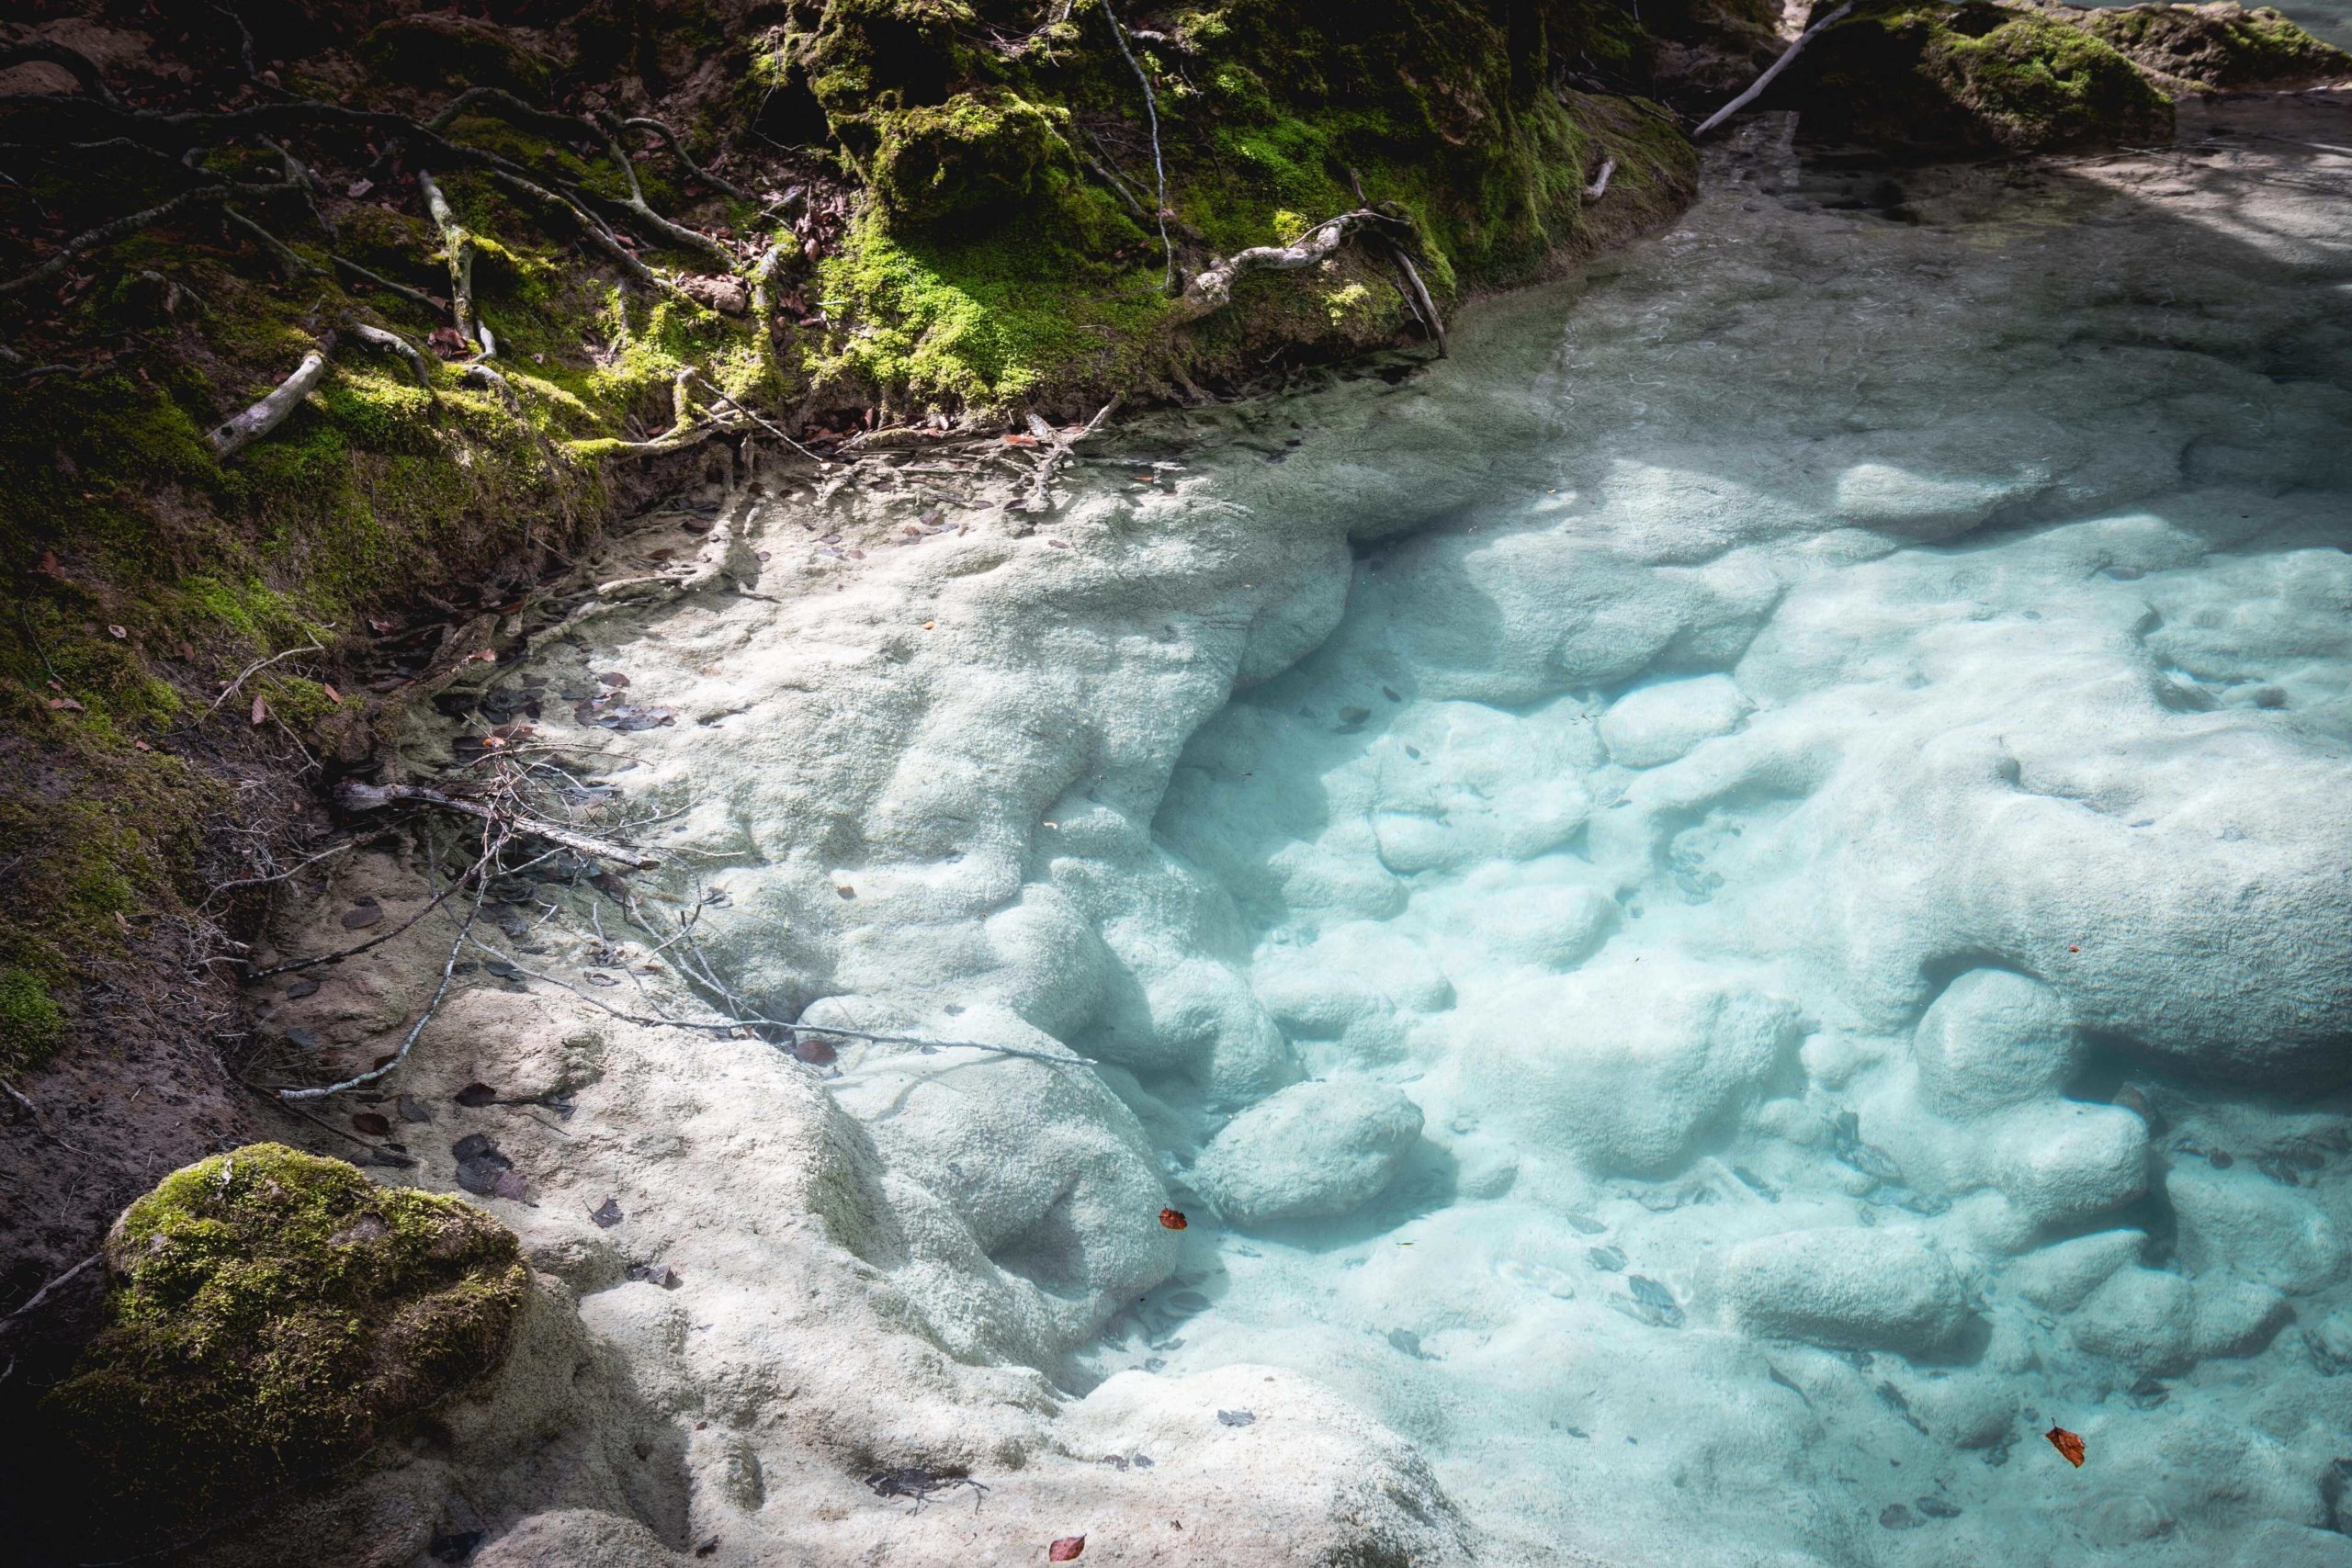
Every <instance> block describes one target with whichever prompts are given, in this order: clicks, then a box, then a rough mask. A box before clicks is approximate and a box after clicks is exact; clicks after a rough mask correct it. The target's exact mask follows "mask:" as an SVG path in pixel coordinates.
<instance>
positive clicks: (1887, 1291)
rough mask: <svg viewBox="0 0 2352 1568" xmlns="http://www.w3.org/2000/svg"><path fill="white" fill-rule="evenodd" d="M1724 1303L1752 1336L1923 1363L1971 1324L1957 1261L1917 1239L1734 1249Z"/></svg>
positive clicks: (1869, 1233)
mask: <svg viewBox="0 0 2352 1568" xmlns="http://www.w3.org/2000/svg"><path fill="white" fill-rule="evenodd" d="M1723 1291H1724V1302H1725V1303H1726V1304H1727V1305H1728V1306H1729V1307H1730V1309H1731V1313H1732V1315H1733V1317H1734V1318H1735V1319H1736V1320H1737V1322H1738V1323H1739V1324H1740V1325H1741V1326H1742V1327H1744V1328H1746V1329H1747V1331H1748V1332H1749V1333H1751V1334H1758V1335H1764V1336H1767V1337H1772V1338H1779V1339H1802V1340H1804V1341H1806V1342H1807V1343H1809V1344H1815V1345H1827V1346H1832V1347H1835V1348H1842V1349H1856V1350H1894V1351H1896V1352H1899V1353H1901V1354H1903V1355H1905V1356H1926V1355H1932V1354H1933V1353H1934V1352H1936V1351H1938V1350H1939V1349H1942V1348H1945V1347H1947V1346H1949V1345H1950V1344H1951V1342H1952V1341H1953V1340H1954V1339H1955V1338H1957V1337H1959V1335H1960V1332H1961V1330H1962V1328H1963V1327H1965V1326H1966V1325H1967V1323H1968V1321H1969V1312H1968V1303H1967V1297H1966V1294H1965V1292H1963V1291H1962V1286H1961V1280H1960V1276H1959V1275H1958V1274H1957V1273H1956V1272H1954V1271H1953V1269H1952V1266H1951V1261H1950V1260H1949V1259H1948V1258H1945V1257H1944V1255H1943V1254H1942V1253H1941V1252H1940V1251H1939V1250H1938V1249H1937V1248H1936V1247H1933V1246H1931V1245H1929V1244H1928V1242H1926V1241H1924V1240H1922V1239H1921V1238H1919V1237H1918V1236H1917V1235H1907V1234H1905V1233H1903V1232H1899V1231H1883V1230H1860V1229H1851V1228H1847V1227H1842V1226H1833V1227H1828V1228H1825V1229H1821V1230H1808V1231H1786V1232H1783V1233H1781V1235H1770V1236H1765V1237H1762V1238H1761V1239H1759V1240H1756V1241H1751V1242H1746V1243H1743V1244H1742V1245H1740V1246H1739V1247H1735V1248H1734V1249H1733V1250H1732V1252H1731V1254H1730V1256H1729V1257H1727V1258H1725V1259H1724V1275H1723Z"/></svg>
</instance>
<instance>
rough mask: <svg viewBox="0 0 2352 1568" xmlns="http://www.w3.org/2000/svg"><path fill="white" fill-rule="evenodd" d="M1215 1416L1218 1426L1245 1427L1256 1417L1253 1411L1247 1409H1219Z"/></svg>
mask: <svg viewBox="0 0 2352 1568" xmlns="http://www.w3.org/2000/svg"><path fill="white" fill-rule="evenodd" d="M1216 1418H1217V1424H1218V1425H1219V1426H1223V1427H1247V1426H1249V1425H1250V1423H1251V1422H1252V1421H1255V1420H1256V1419H1257V1418H1258V1417H1257V1416H1256V1414H1255V1413H1254V1412H1251V1411H1248V1410H1220V1411H1218V1412H1217V1413H1216Z"/></svg>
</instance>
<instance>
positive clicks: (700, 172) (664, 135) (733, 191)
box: [620, 115, 752, 201]
mask: <svg viewBox="0 0 2352 1568" xmlns="http://www.w3.org/2000/svg"><path fill="white" fill-rule="evenodd" d="M620 123H621V124H622V125H624V126H626V127H627V128H628V129H629V130H650V131H651V132H653V134H654V135H656V136H659V137H660V138H661V139H662V141H664V142H665V143H667V144H668V146H669V149H670V156H672V157H673V158H675V159H676V160H678V162H679V163H680V164H682V165H684V168H685V171H686V173H688V174H690V175H694V177H695V178H696V179H698V180H700V181H701V182H702V183H703V184H705V185H707V186H710V188H711V189H713V190H717V191H724V192H725V193H726V194H727V195H729V196H731V197H734V198H735V199H736V200H738V201H749V200H751V199H752V196H751V193H750V192H749V191H747V190H745V189H744V188H743V187H742V186H739V185H736V184H734V183H733V182H731V181H729V180H726V179H722V178H720V177H719V176H718V175H714V174H712V173H711V172H710V171H709V170H708V169H706V168H704V167H703V166H702V165H701V164H697V163H695V161H694V159H692V158H691V157H689V156H687V154H686V144H685V143H684V142H683V141H679V140H678V133H677V132H676V131H674V130H671V129H670V128H669V127H668V126H666V125H664V124H662V122H661V121H660V120H658V119H650V118H646V117H645V116H643V115H639V116H638V117H637V118H633V119H625V120H623V121H621V122H620Z"/></svg>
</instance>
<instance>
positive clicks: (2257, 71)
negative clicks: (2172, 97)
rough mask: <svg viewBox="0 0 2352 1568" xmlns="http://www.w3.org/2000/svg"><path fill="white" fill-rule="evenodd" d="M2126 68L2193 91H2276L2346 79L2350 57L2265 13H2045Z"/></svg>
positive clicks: (2222, 9) (2146, 9) (2351, 70)
mask: <svg viewBox="0 0 2352 1568" xmlns="http://www.w3.org/2000/svg"><path fill="white" fill-rule="evenodd" d="M2052 11H2053V13H2054V14H2055V15H2057V16H2059V17H2063V18H2064V20H2066V21H2068V22H2070V23H2072V24H2073V25H2074V26H2075V27H2078V28H2082V29H2083V30H2084V31H2085V32H2087V33H2089V34H2090V35H2091V36H2092V37H2094V38H2098V39H2103V40H2105V41H2106V42H2108V43H2110V44H2113V45H2114V46H2115V47H2116V49H2118V50H2119V51H2121V52H2122V53H2123V54H2124V55H2125V56H2126V57H2128V58H2129V59H2130V60H2131V62H2133V63H2134V64H2136V65H2140V66H2142V67H2143V68H2145V69H2147V70H2150V71H2154V72H2158V73H2162V74H2163V75H2165V76H2166V77H2169V78H2171V79H2173V80H2175V81H2177V82H2183V83H2189V84H2193V85H2197V86H2201V87H2220V88H2233V87H2255V86H2276V85H2282V84H2287V83H2296V82H2316V81H2324V80H2342V79H2344V78H2346V77H2352V55H2347V54H2346V53H2345V52H2344V51H2342V50H2340V49H2336V48H2335V47H2334V46H2332V45H2330V44H2326V43H2323V42H2321V41H2320V40H2319V39H2315V38H2313V37H2312V35H2311V34H2310V33H2307V32H2305V31H2304V30H2303V29H2302V28H2299V27H2297V26H2296V25H2295V24H2294V23H2293V22H2290V21H2289V20H2288V19H2287V18H2286V17H2283V16H2281V15H2280V14H2279V13H2278V12H2277V11H2274V10H2272V9H2271V8H2270V7H2268V6H2256V7H2255V8H2253V9H2251V10H2248V9H2243V8H2241V7H2239V6H2195V7H2186V6H2129V7H2125V8H2122V9H2119V10H2093V11H2083V10H2075V8H2073V7H2071V6H2067V7H2052Z"/></svg>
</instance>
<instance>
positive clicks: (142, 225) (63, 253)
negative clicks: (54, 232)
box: [0, 183, 292, 298]
mask: <svg viewBox="0 0 2352 1568" xmlns="http://www.w3.org/2000/svg"><path fill="white" fill-rule="evenodd" d="M290 188H292V187H290V186H274V185H254V184H238V183H230V184H225V185H217V186H197V187H196V189H194V190H189V191H182V192H181V193H180V194H179V195H177V196H175V197H172V198H171V199H170V200H169V201H166V202H163V203H161V204H159V205H157V206H154V207H150V208H147V209H143V210H141V211H138V212H133V213H131V214H130V215H129V216H127V217H123V218H118V219H116V220H114V221H113V222H111V223H101V224H99V225H98V226H97V227H96V228H95V229H92V230H89V231H86V232H84V233H80V234H76V235H74V238H72V239H70V240H68V241H66V242H65V243H64V244H62V245H61V246H59V247H58V248H57V250H56V251H55V252H54V253H52V254H51V256H50V257H49V259H48V260H47V261H44V262H42V263H41V264H40V265H39V266H36V267H34V268H32V269H31V270H30V271H28V272H20V273H18V274H17V276H14V277H11V278H8V279H6V281H0V298H5V297H6V296H7V295H10V294H14V293H16V292H17V290H19V289H23V288H31V287H32V286H33V285H34V284H36V283H39V282H40V280H41V279H42V278H44V277H54V276H57V275H58V274H59V273H61V272H63V271H64V270H65V268H66V266H67V265H69V264H70V263H71V262H72V261H73V260H74V257H76V256H78V255H80V254H82V253H83V252H85V251H88V250H94V249H96V247H98V246H100V245H105V244H111V243H114V242H115V241H117V240H121V239H127V238H129V237H130V235H132V234H136V233H137V232H139V231H141V229H152V228H153V227H154V226H155V225H156V224H158V223H161V222H163V221H164V220H165V219H167V218H172V217H175V216H176V215H177V214H179V213H182V212H185V211H187V210H188V209H190V208H195V207H209V206H213V205H215V204H217V203H220V202H224V201H233V200H235V199H236V198H237V197H241V196H277V195H280V194H282V193H283V192H285V191H287V190H288V189H290Z"/></svg>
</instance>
